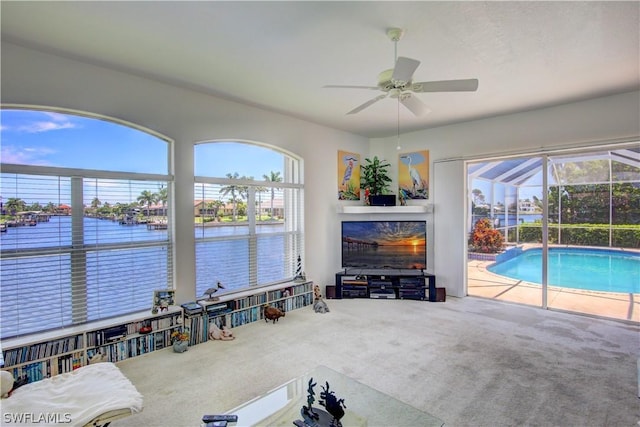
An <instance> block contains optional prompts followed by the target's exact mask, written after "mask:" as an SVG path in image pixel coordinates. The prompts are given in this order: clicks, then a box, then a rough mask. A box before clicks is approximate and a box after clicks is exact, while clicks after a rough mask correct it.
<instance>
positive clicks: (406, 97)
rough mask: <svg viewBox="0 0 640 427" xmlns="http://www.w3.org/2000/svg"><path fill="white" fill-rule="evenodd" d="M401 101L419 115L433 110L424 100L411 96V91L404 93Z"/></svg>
mask: <svg viewBox="0 0 640 427" xmlns="http://www.w3.org/2000/svg"><path fill="white" fill-rule="evenodd" d="M400 102H401V103H402V105H404V106H405V107H407V108H408V109H409V111H411V112H412V113H413V114H415V115H416V116H418V117H420V116H424V115H425V114H428V113H430V112H431V110H430V109H429V108H428V107H427V106H426V105H424V102H422V101H420V100H419V99H418V98H416V97H415V96H411V94H410V93H406V94H402V96H401V97H400Z"/></svg>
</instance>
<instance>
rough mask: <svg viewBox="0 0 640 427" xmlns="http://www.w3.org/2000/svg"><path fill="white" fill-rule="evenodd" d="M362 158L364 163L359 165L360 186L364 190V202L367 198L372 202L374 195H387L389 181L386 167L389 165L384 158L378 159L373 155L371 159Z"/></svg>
mask: <svg viewBox="0 0 640 427" xmlns="http://www.w3.org/2000/svg"><path fill="white" fill-rule="evenodd" d="M364 160H365V162H366V163H365V164H363V165H361V166H360V188H363V189H364V190H365V203H366V200H367V199H368V200H369V202H370V203H372V202H373V200H372V198H373V197H374V196H380V195H387V191H388V189H389V183H390V182H391V178H390V177H389V171H388V168H389V167H390V166H391V165H390V164H389V162H387V161H386V160H380V159H378V156H374V157H373V160H372V159H369V158H366V159H364ZM367 190H369V192H368V194H367ZM367 195H368V197H367ZM394 204H395V203H394Z"/></svg>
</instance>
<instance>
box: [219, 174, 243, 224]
mask: <svg viewBox="0 0 640 427" xmlns="http://www.w3.org/2000/svg"><path fill="white" fill-rule="evenodd" d="M227 178H229V179H238V178H240V175H239V174H238V172H234V173H233V175H232V174H230V173H228V174H227ZM240 191H241V186H239V185H235V184H229V185H227V186H225V187H222V188H221V189H220V193H222V195H223V196H227V195H229V194H231V197H230V198H229V201H230V202H231V204H232V205H233V221H234V222H235V221H236V220H237V215H238V195H239V194H236V193H240Z"/></svg>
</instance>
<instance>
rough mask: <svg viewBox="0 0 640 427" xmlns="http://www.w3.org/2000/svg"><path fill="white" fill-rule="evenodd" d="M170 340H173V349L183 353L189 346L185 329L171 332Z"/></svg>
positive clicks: (187, 333)
mask: <svg viewBox="0 0 640 427" xmlns="http://www.w3.org/2000/svg"><path fill="white" fill-rule="evenodd" d="M171 341H172V342H173V351H175V352H176V353H184V352H185V351H187V347H189V332H188V331H187V330H185V331H182V330H178V331H173V332H172V333H171Z"/></svg>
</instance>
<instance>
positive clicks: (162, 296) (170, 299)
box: [151, 289, 176, 314]
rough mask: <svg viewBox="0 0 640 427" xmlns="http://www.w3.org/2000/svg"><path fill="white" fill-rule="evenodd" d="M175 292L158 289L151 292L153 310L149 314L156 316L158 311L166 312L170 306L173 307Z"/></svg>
mask: <svg viewBox="0 0 640 427" xmlns="http://www.w3.org/2000/svg"><path fill="white" fill-rule="evenodd" d="M175 300H176V291H175V290H173V289H160V290H156V291H153V308H152V309H151V313H153V314H157V313H158V312H159V311H160V312H162V311H168V310H169V306H170V305H174V304H175Z"/></svg>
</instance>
